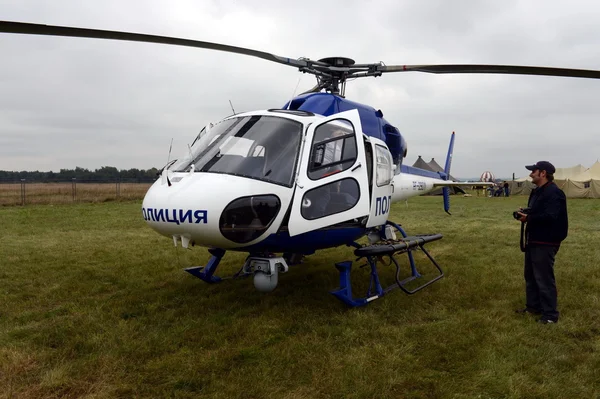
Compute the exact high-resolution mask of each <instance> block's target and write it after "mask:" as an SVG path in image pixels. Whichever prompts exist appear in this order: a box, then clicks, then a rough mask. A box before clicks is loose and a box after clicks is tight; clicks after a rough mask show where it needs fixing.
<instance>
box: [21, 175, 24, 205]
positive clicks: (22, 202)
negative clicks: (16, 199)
mask: <svg viewBox="0 0 600 399" xmlns="http://www.w3.org/2000/svg"><path fill="white" fill-rule="evenodd" d="M21 205H23V206H25V179H21Z"/></svg>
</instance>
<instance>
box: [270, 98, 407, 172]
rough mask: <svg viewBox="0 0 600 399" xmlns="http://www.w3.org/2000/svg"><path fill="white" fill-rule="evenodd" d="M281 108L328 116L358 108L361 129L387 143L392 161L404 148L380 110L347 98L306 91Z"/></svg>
mask: <svg viewBox="0 0 600 399" xmlns="http://www.w3.org/2000/svg"><path fill="white" fill-rule="evenodd" d="M282 108H283V109H293V110H300V111H307V112H312V113H314V114H319V115H323V116H330V115H334V114H337V113H339V112H344V111H349V110H351V109H356V110H358V114H359V115H360V120H361V124H362V131H363V133H365V134H366V135H368V136H373V137H376V138H378V139H380V140H383V141H385V142H386V144H387V145H388V147H389V149H390V152H391V153H392V158H393V159H394V163H398V160H399V158H401V157H402V154H403V153H404V150H405V148H406V142H405V141H404V140H403V139H402V136H401V134H400V132H399V131H398V129H397V128H396V127H394V126H392V125H391V124H390V123H389V122H388V121H386V120H385V119H384V118H383V113H382V112H381V110H376V109H375V108H373V107H371V106H368V105H364V104H360V103H357V102H354V101H350V100H347V99H345V98H343V97H340V96H336V95H334V94H330V93H308V94H302V95H300V96H298V97H295V98H293V99H292V100H291V104H290V102H288V103H286V104H285V105H284V106H283V107H282Z"/></svg>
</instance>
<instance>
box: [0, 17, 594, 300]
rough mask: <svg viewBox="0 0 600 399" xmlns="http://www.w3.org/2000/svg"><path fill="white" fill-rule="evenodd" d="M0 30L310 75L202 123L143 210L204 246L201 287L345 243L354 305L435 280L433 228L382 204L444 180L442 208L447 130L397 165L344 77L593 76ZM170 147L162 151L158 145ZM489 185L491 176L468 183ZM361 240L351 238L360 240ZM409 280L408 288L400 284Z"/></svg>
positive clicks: (401, 149) (269, 271) (392, 148)
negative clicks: (230, 265) (238, 259)
mask: <svg viewBox="0 0 600 399" xmlns="http://www.w3.org/2000/svg"><path fill="white" fill-rule="evenodd" d="M0 32H3V33H12V34H30V35H49V36H64V37H78V38H94V39H109V40H121V41H133V42H146V43H156V44H164V45H176V46H186V47H192V48H200V49H207V50H216V51H224V52H230V53H235V54H240V55H246V56H252V57H258V58H261V59H263V60H266V61H269V62H275V63H278V64H281V65H284V66H288V67H293V68H297V69H298V71H299V72H301V73H304V74H310V75H314V76H315V77H316V81H317V82H316V85H315V86H314V87H312V88H311V89H309V90H308V91H305V92H304V93H301V94H299V95H297V96H295V97H294V98H292V99H291V100H289V101H287V102H285V103H284V104H283V105H282V106H280V107H273V108H270V109H266V110H256V111H250V112H244V113H239V114H236V113H235V111H234V113H233V115H230V116H228V117H226V118H223V119H222V120H219V121H216V122H214V123H212V122H211V123H208V124H207V125H206V126H205V127H204V128H203V129H202V130H201V131H200V133H199V134H197V136H196V137H195V139H194V140H193V142H192V144H191V145H188V146H187V148H185V149H184V150H183V151H182V155H181V156H180V157H177V158H175V159H173V160H169V161H168V162H167V164H166V165H165V166H164V167H163V168H162V169H161V170H160V171H159V173H158V178H157V180H156V181H155V182H154V183H153V185H152V186H151V187H150V188H149V190H148V191H147V193H146V195H145V197H144V199H143V202H142V209H141V211H142V212H141V213H142V217H143V218H144V220H145V221H146V223H147V225H148V226H149V227H150V228H152V229H153V230H155V231H156V232H157V233H159V234H161V235H164V236H166V237H168V238H170V239H172V240H173V242H174V245H175V246H178V245H181V247H183V248H190V247H193V246H200V247H205V248H208V251H209V253H210V254H211V258H210V259H209V261H208V263H207V264H206V265H205V266H194V267H189V268H186V269H185V270H186V271H187V272H188V273H190V274H191V275H193V276H195V277H198V278H200V279H201V280H203V281H205V282H207V283H219V282H222V281H223V280H225V279H241V278H244V277H253V282H254V286H255V288H256V289H257V290H259V291H262V292H270V291H273V290H274V289H275V288H276V287H277V285H278V275H279V274H280V273H285V272H288V271H289V269H290V266H294V265H299V264H302V263H303V260H304V257H305V256H308V255H312V254H314V253H315V252H316V251H319V250H323V249H326V248H333V247H339V246H348V247H352V248H354V251H353V254H354V256H355V257H356V260H359V259H363V258H364V259H366V262H367V263H366V264H367V265H368V266H370V268H371V272H370V277H369V278H370V281H369V288H368V291H367V293H366V295H365V296H364V297H356V296H355V295H354V293H353V292H352V282H351V270H352V264H353V262H352V261H341V262H338V263H336V264H335V267H336V269H337V270H338V272H339V281H340V284H339V287H338V288H336V289H334V290H333V291H331V293H332V294H333V295H334V296H335V297H336V298H338V299H339V300H341V301H342V302H344V303H345V304H347V305H349V306H351V307H356V306H364V305H367V304H368V303H370V302H371V301H373V300H375V299H378V298H381V297H382V296H384V295H386V294H387V293H389V292H390V291H392V290H393V289H396V288H400V289H401V290H402V291H404V292H405V293H407V294H414V293H416V292H418V291H420V290H421V289H423V288H425V287H427V286H429V285H430V284H432V283H434V282H436V281H438V280H439V279H441V278H442V277H444V272H443V270H442V268H441V267H440V265H439V264H438V263H437V262H436V261H435V259H434V258H433V257H432V256H431V254H430V253H429V252H428V251H427V250H426V249H425V244H427V243H430V242H434V241H437V240H440V239H442V238H443V236H442V234H439V233H437V234H419V235H408V234H407V233H406V232H405V231H404V229H403V228H402V226H401V225H400V224H399V223H396V222H393V221H391V220H389V215H390V209H391V205H392V204H393V203H395V202H398V201H401V200H406V199H408V198H410V197H414V196H419V195H423V194H427V193H429V192H431V191H433V190H436V189H438V188H440V187H441V188H443V191H442V194H443V195H442V197H443V204H444V210H445V211H446V212H447V213H450V212H449V209H450V192H449V189H450V188H451V187H453V186H454V187H456V186H472V185H473V183H461V182H454V181H450V180H449V176H450V168H451V163H452V154H453V148H454V140H455V134H454V132H453V133H452V135H451V138H450V145H449V148H448V154H447V158H446V163H445V167H444V169H443V171H440V172H432V171H428V170H424V169H419V168H415V167H411V166H409V165H406V164H404V162H403V161H404V159H405V158H406V156H407V153H408V145H407V142H406V139H405V138H404V136H403V135H402V134H401V133H400V131H399V130H398V128H396V127H395V126H393V125H392V124H391V123H389V122H388V121H387V120H386V119H385V118H384V116H383V112H382V111H381V110H378V109H375V108H373V107H371V106H368V105H365V104H361V103H358V102H354V101H351V100H349V99H347V98H346V94H345V91H346V84H347V82H348V81H350V80H353V79H356V78H363V77H380V76H382V75H383V74H386V73H399V72H422V73H434V74H460V73H472V74H512V75H545V76H561V77H576V78H591V79H600V71H596V70H583V69H566V68H554V67H538V66H514V65H481V64H448V65H385V64H384V63H383V62H377V63H366V64H357V63H356V62H355V61H354V60H353V59H351V58H347V57H328V58H323V59H320V60H311V59H310V58H304V57H301V58H289V57H283V56H279V55H274V54H271V53H267V52H263V51H258V50H253V49H249V48H243V47H236V46H231V45H225V44H219V43H213V42H206V41H198V40H190V39H182V38H176V37H167V36H156V35H148V34H141V33H132V32H120V31H109V30H98V29H86V28H77V27H67V26H55V25H44V24H33V23H25V22H15V21H0ZM169 153H170V152H169ZM477 184H478V185H482V184H491V183H477ZM364 237H366V238H367V243H366V244H362V245H361V244H358V242H357V241H358V240H360V239H361V238H364ZM227 251H236V252H243V253H247V254H248V255H247V258H246V260H245V262H244V264H243V265H242V266H241V268H240V270H239V271H238V272H237V273H235V274H234V275H233V276H230V277H219V276H217V275H216V274H215V272H216V270H217V267H218V266H219V262H220V261H221V260H222V258H223V257H224V256H225V254H226V252H227ZM415 251H421V252H423V253H424V254H425V256H426V257H427V258H428V259H429V260H430V261H431V262H432V264H433V265H434V267H435V269H436V275H435V277H433V278H431V279H429V280H427V281H424V282H421V280H420V279H421V278H422V277H423V276H422V275H421V274H420V273H419V271H418V269H417V267H416V262H415V259H414V256H413V252H415ZM402 254H406V255H407V257H408V262H409V265H410V276H409V277H407V278H405V279H402V280H401V279H400V270H401V267H400V264H399V262H398V260H397V259H396V257H397V256H398V255H402ZM385 258H387V259H388V264H389V265H394V266H395V268H396V274H395V281H394V283H392V284H391V285H389V286H386V287H384V285H383V284H382V281H381V278H380V275H379V270H378V265H379V264H381V263H384V264H385V261H384V259H385ZM415 280H418V281H417V282H418V283H419V284H418V286H417V287H416V288H412V289H411V288H409V284H411V282H413V281H415Z"/></svg>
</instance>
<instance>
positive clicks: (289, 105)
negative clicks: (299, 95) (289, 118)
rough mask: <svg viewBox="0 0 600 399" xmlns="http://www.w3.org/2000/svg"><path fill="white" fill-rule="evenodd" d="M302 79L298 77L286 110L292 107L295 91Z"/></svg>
mask: <svg viewBox="0 0 600 399" xmlns="http://www.w3.org/2000/svg"><path fill="white" fill-rule="evenodd" d="M301 79H302V76H300V77H299V78H298V83H296V87H295V88H294V92H293V93H292V98H290V102H289V103H288V106H287V109H288V110H289V109H290V107H291V106H292V100H293V99H294V97H295V96H296V90H298V86H299V85H300V80H301Z"/></svg>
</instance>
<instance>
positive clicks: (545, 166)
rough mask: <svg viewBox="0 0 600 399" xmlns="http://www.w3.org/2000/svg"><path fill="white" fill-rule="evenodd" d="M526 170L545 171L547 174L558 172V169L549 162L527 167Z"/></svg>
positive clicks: (540, 162)
mask: <svg viewBox="0 0 600 399" xmlns="http://www.w3.org/2000/svg"><path fill="white" fill-rule="evenodd" d="M525 169H527V170H545V171H546V173H550V174H554V172H556V168H555V167H554V165H552V164H551V163H550V162H548V161H538V162H536V163H534V164H533V165H526V166H525Z"/></svg>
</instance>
